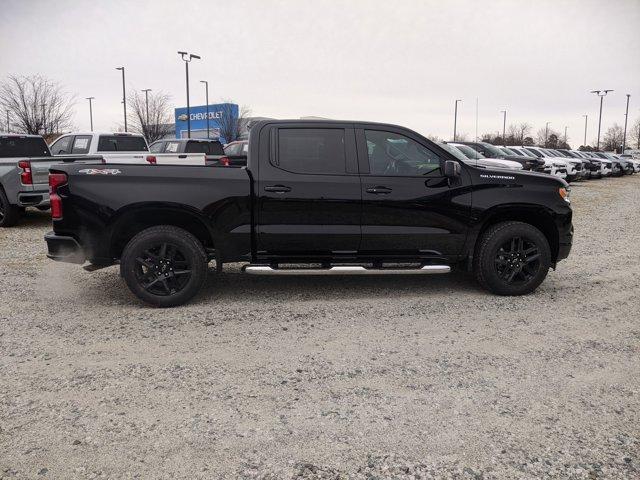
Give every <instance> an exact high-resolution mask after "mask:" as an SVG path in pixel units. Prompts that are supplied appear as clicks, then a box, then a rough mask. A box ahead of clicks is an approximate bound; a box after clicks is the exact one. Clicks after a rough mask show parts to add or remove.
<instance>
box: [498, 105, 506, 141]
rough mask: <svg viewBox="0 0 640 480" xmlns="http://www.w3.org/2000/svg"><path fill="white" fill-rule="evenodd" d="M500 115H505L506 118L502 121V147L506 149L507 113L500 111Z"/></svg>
mask: <svg viewBox="0 0 640 480" xmlns="http://www.w3.org/2000/svg"><path fill="white" fill-rule="evenodd" d="M500 113H503V114H504V118H503V119H502V146H503V147H506V146H507V139H506V138H505V135H506V134H507V111H506V110H500Z"/></svg>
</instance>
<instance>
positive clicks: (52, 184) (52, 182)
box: [49, 173, 67, 219]
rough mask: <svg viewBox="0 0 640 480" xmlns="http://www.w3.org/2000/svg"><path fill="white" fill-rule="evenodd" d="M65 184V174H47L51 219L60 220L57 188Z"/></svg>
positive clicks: (60, 201)
mask: <svg viewBox="0 0 640 480" xmlns="http://www.w3.org/2000/svg"><path fill="white" fill-rule="evenodd" d="M65 183H67V174H66V173H50V174H49V202H50V203H51V218H55V219H60V218H62V199H61V198H60V195H58V187H60V186H61V185H64V184H65Z"/></svg>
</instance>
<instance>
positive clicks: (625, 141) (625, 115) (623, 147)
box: [622, 93, 631, 153]
mask: <svg viewBox="0 0 640 480" xmlns="http://www.w3.org/2000/svg"><path fill="white" fill-rule="evenodd" d="M629 97H631V95H630V94H628V93H627V111H626V112H625V114H624V136H623V137H622V153H624V150H625V148H627V120H628V119H629Z"/></svg>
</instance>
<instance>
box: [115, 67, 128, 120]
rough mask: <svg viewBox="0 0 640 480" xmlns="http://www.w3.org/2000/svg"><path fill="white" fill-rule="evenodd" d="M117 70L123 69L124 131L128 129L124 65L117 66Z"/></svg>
mask: <svg viewBox="0 0 640 480" xmlns="http://www.w3.org/2000/svg"><path fill="white" fill-rule="evenodd" d="M116 70H121V71H122V105H123V109H124V131H125V132H126V131H127V93H126V90H125V86H124V67H116Z"/></svg>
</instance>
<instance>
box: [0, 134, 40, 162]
mask: <svg viewBox="0 0 640 480" xmlns="http://www.w3.org/2000/svg"><path fill="white" fill-rule="evenodd" d="M49 156H51V154H50V153H49V148H48V147H47V144H46V143H45V141H44V139H43V138H41V137H0V158H11V157H49Z"/></svg>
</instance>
